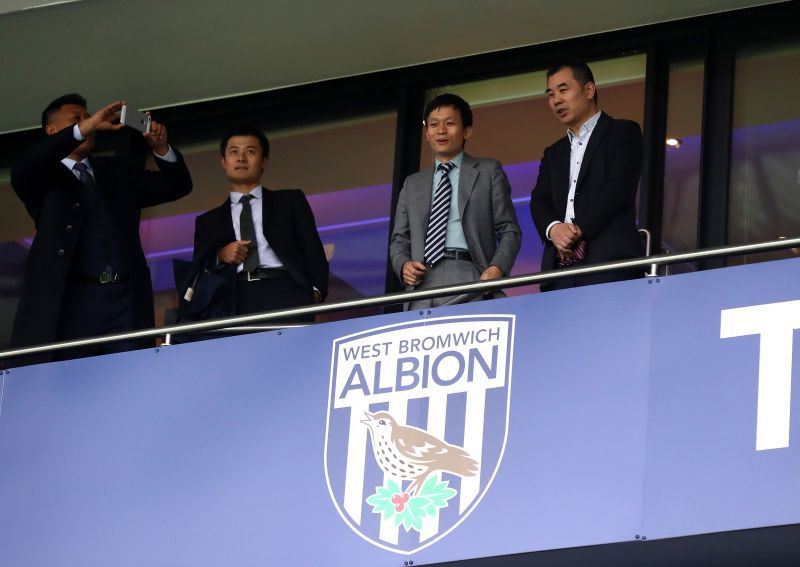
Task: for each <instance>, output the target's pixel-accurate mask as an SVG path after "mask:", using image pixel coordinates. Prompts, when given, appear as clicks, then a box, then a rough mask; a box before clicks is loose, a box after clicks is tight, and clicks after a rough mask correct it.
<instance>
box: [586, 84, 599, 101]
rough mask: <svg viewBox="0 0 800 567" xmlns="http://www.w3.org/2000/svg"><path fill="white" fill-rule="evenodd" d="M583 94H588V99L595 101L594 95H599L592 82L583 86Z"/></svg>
mask: <svg viewBox="0 0 800 567" xmlns="http://www.w3.org/2000/svg"><path fill="white" fill-rule="evenodd" d="M583 92H584V94H586V98H587V99H594V95H595V93H597V87H596V86H595V84H594V83H593V82H592V81H589V82H588V83H586V84H585V85H584V86H583ZM595 102H597V101H595Z"/></svg>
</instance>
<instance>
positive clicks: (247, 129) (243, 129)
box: [219, 124, 269, 158]
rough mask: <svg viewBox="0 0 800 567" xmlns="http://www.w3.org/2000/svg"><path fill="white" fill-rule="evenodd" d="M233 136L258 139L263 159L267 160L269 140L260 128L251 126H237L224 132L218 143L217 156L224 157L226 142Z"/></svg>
mask: <svg viewBox="0 0 800 567" xmlns="http://www.w3.org/2000/svg"><path fill="white" fill-rule="evenodd" d="M234 136H253V137H255V138H258V143H259V144H260V145H261V152H262V153H263V154H264V157H265V158H269V140H268V139H267V137H266V136H265V135H264V132H262V131H261V129H260V128H256V127H255V126H253V125H252V124H238V125H236V126H234V127H233V128H231V129H230V130H228V131H227V132H225V135H224V136H222V140H220V142H219V155H221V156H223V157H225V148H227V147H228V141H229V140H230V139H231V138H233V137H234Z"/></svg>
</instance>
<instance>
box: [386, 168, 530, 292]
mask: <svg viewBox="0 0 800 567" xmlns="http://www.w3.org/2000/svg"><path fill="white" fill-rule="evenodd" d="M457 189H458V210H459V213H460V214H461V228H462V229H463V230H464V236H465V238H466V240H467V246H468V247H469V252H470V255H471V256H472V261H473V262H474V263H475V266H476V267H477V268H478V271H479V272H483V271H484V270H485V269H486V268H488V267H489V266H492V265H494V266H497V267H498V268H500V269H501V270H502V271H503V274H504V275H508V274H509V273H510V272H511V267H512V266H513V265H514V260H515V259H516V257H517V252H519V248H520V244H521V240H522V231H521V230H520V228H519V223H518V222H517V213H516V212H515V210H514V203H513V202H512V201H511V186H510V185H509V183H508V178H507V177H506V174H505V172H504V171H503V168H502V166H501V165H500V162H499V161H497V160H494V159H485V158H474V157H472V156H470V155H468V154H466V153H465V154H464V157H463V159H462V161H461V172H460V174H459V177H458V188H457ZM432 193H433V167H430V168H428V169H425V170H424V171H420V172H418V173H414V174H412V175H409V176H408V177H407V178H406V180H405V183H404V184H403V188H402V189H401V190H400V196H399V197H398V201H397V208H396V210H395V220H394V230H393V231H392V238H391V242H390V244H389V255H390V258H391V262H392V268H394V271H395V273H396V274H397V275H398V277H399V278H400V279H401V280H402V279H403V264H405V263H406V262H408V261H409V260H417V261H420V262H422V261H423V257H424V255H425V236H426V234H427V232H428V220H429V217H430V214H431V200H432ZM411 287H412V286H407V289H411Z"/></svg>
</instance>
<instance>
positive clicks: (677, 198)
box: [661, 60, 705, 273]
mask: <svg viewBox="0 0 800 567" xmlns="http://www.w3.org/2000/svg"><path fill="white" fill-rule="evenodd" d="M704 70H705V64H704V62H703V61H702V60H695V61H683V62H676V63H673V64H671V65H670V67H669V91H668V93H669V94H668V102H667V137H666V140H665V149H664V206H663V211H662V225H661V248H662V249H663V251H664V252H667V253H669V252H685V251H687V250H694V249H696V248H697V223H698V204H699V196H700V149H701V146H700V144H701V129H702V122H703V73H704ZM666 269H667V273H680V272H686V271H690V270H692V271H693V270H696V269H697V265H696V263H691V264H678V265H673V266H667V268H666Z"/></svg>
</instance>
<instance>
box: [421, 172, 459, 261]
mask: <svg viewBox="0 0 800 567" xmlns="http://www.w3.org/2000/svg"><path fill="white" fill-rule="evenodd" d="M454 167H455V164H454V163H453V162H447V163H440V164H439V167H438V168H437V169H438V170H439V171H441V172H442V178H441V179H440V180H439V186H438V187H436V193H435V194H434V196H433V203H432V204H431V216H430V220H428V232H427V234H426V235H425V264H426V265H427V266H428V267H430V266H433V265H434V264H435V263H436V262H438V261H439V260H441V259H442V257H443V256H444V241H445V238H446V236H447V219H448V217H449V216H450V196H451V195H452V193H453V187H452V185H450V176H449V175H448V174H449V173H450V170H451V169H453V168H454Z"/></svg>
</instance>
